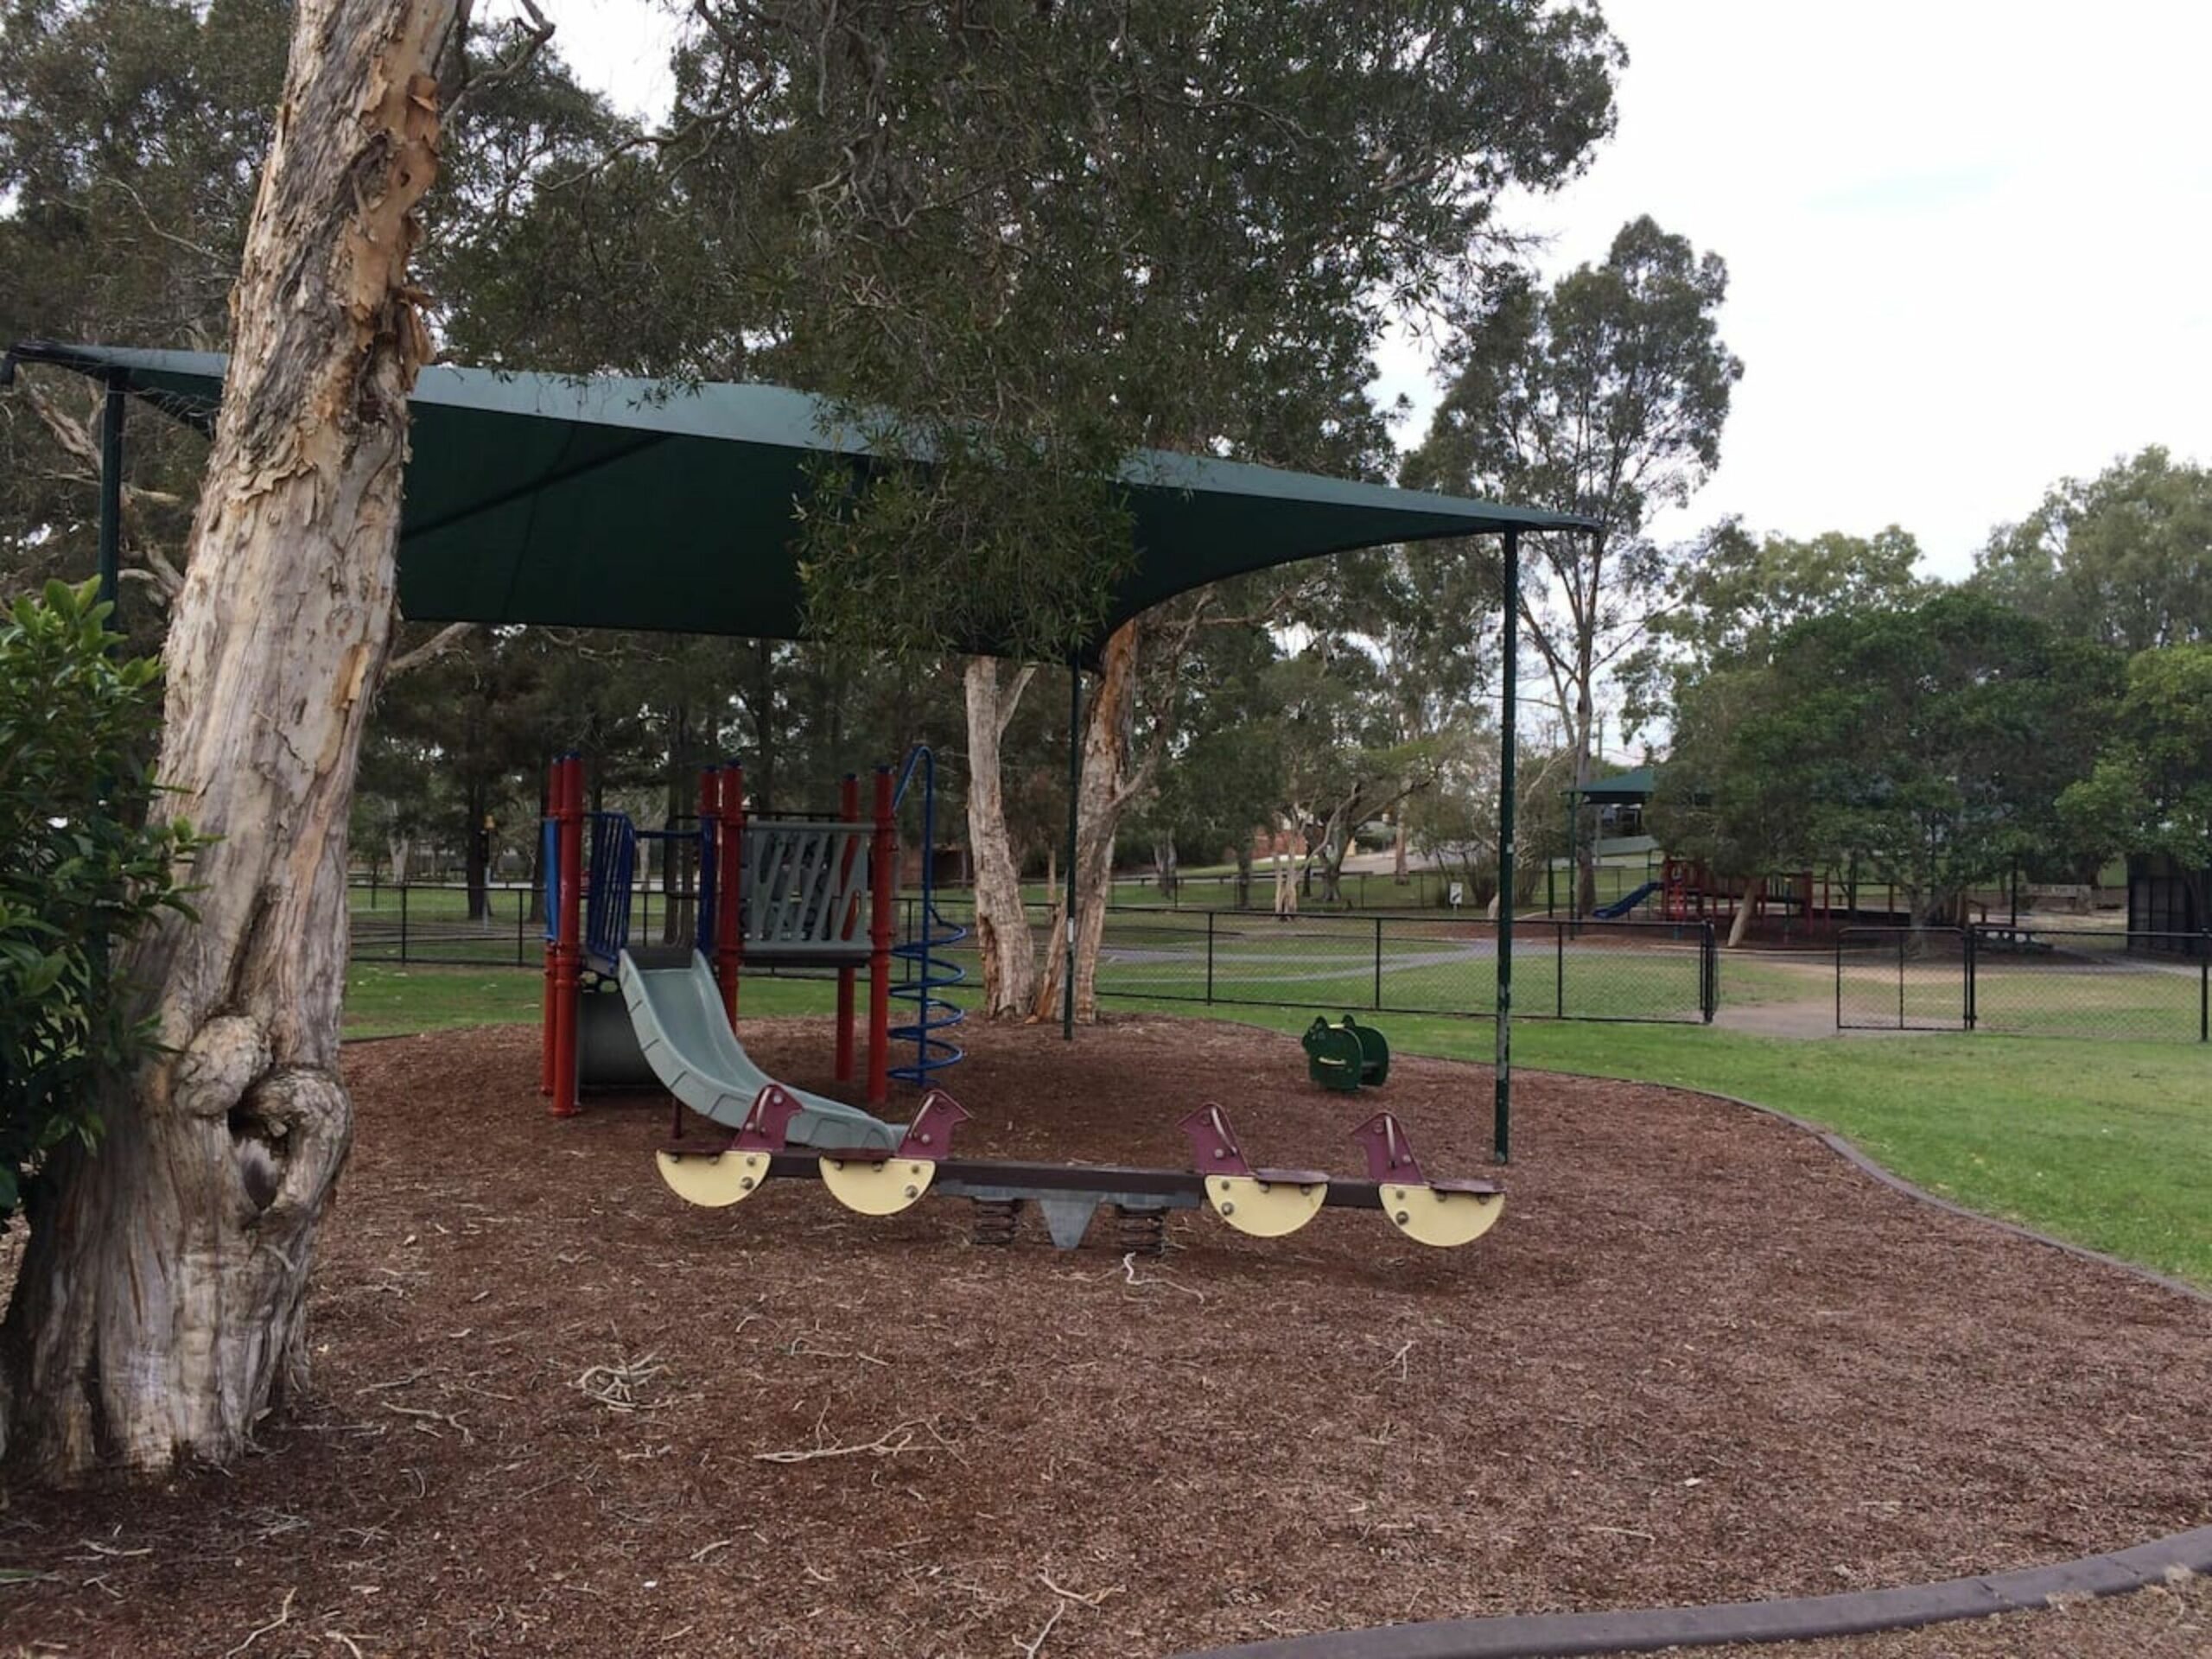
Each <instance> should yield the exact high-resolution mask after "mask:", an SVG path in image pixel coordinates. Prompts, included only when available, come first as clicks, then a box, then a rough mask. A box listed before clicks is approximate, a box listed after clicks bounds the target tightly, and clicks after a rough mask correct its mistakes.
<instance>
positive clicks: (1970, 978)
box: [1960, 922, 1976, 1031]
mask: <svg viewBox="0 0 2212 1659" xmlns="http://www.w3.org/2000/svg"><path fill="white" fill-rule="evenodd" d="M1960 933H1961V938H1963V940H1964V941H1965V944H1966V950H1965V957H1966V1028H1967V1030H1968V1031H1972V1030H1973V1029H1974V1013H1975V1009H1974V992H1975V989H1976V986H1975V982H1974V924H1973V923H1972V922H1968V923H1967V925H1966V926H1965V927H1963V928H1961V930H1960Z"/></svg>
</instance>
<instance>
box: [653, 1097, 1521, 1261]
mask: <svg viewBox="0 0 2212 1659" xmlns="http://www.w3.org/2000/svg"><path fill="white" fill-rule="evenodd" d="M803 1109H804V1108H803V1105H802V1103H800V1101H799V1100H798V1098H797V1097H796V1096H793V1095H792V1093H791V1091H790V1090H787V1089H785V1087H784V1086H783V1085H782V1084H773V1083H772V1084H768V1085H767V1086H766V1088H764V1089H762V1090H760V1093H759V1094H758V1095H757V1096H754V1098H753V1107H752V1109H751V1110H750V1111H749V1112H748V1113H747V1115H746V1117H745V1121H744V1122H743V1123H742V1124H741V1126H740V1127H739V1128H738V1129H737V1131H736V1133H735V1134H734V1135H730V1136H729V1137H728V1139H726V1140H720V1141H702V1140H699V1139H696V1138H693V1139H689V1140H687V1139H686V1138H685V1137H684V1136H683V1135H682V1133H681V1129H680V1124H679V1131H678V1133H677V1136H676V1138H675V1139H674V1140H672V1141H671V1142H670V1143H669V1144H668V1145H667V1146H665V1147H663V1148H662V1149H661V1150H660V1152H659V1153H658V1154H657V1155H656V1161H657V1163H658V1166H659V1169H660V1175H661V1179H662V1180H663V1181H664V1182H666V1183H667V1185H668V1187H669V1189H670V1191H671V1192H674V1193H675V1194H676V1195H677V1197H678V1198H683V1199H684V1200H685V1201H686V1202H688V1203H690V1204H696V1205H707V1206H710V1207H721V1206H725V1205H734V1204H738V1203H741V1202H742V1201H743V1200H744V1199H746V1198H750V1197H752V1196H753V1193H755V1192H759V1191H760V1188H761V1187H762V1186H763V1185H766V1183H767V1182H769V1181H771V1180H790V1179H816V1180H819V1181H820V1182H821V1183H822V1185H823V1187H825V1188H826V1189H827V1190H828V1191H829V1196H830V1197H831V1198H835V1199H836V1200H837V1202H838V1203H839V1204H841V1205H844V1206H845V1208H847V1209H848V1210H851V1211H854V1212H855V1213H856V1214H860V1215H865V1216H893V1215H897V1214H898V1213H899V1211H903V1210H906V1209H910V1208H912V1206H913V1205H916V1204H918V1203H919V1202H920V1201H921V1200H922V1198H924V1197H925V1196H927V1195H929V1194H931V1193H935V1194H937V1195H938V1196H939V1197H944V1198H969V1199H971V1200H973V1201H974V1203H975V1205H976V1217H977V1221H976V1242H977V1243H1012V1242H1013V1236H1014V1226H1013V1221H1014V1214H1015V1212H1016V1211H1018V1210H1019V1208H1020V1205H1024V1204H1034V1205H1037V1207H1038V1209H1039V1211H1040V1212H1041V1213H1042V1215H1043V1216H1044V1217H1045V1222H1046V1229H1047V1230H1048V1231H1049V1232H1050V1233H1051V1235H1052V1242H1053V1243H1055V1244H1056V1245H1058V1247H1059V1248H1060V1249H1074V1248H1075V1247H1076V1246H1077V1245H1078V1244H1080V1243H1082V1242H1083V1237H1084V1233H1085V1231H1086V1230H1088V1228H1089V1226H1090V1222H1091V1219H1092V1217H1093V1216H1094V1215H1095V1214H1096V1211H1097V1210H1098V1209H1099V1207H1100V1206H1101V1205H1108V1206H1110V1207H1111V1208H1112V1209H1113V1210H1114V1211H1115V1213H1116V1217H1117V1218H1118V1220H1119V1222H1120V1228H1119V1231H1118V1240H1119V1243H1120V1244H1121V1245H1122V1247H1123V1248H1125V1249H1146V1250H1153V1251H1157V1250H1158V1249H1160V1247H1161V1246H1162V1244H1163V1243H1165V1239H1166V1213H1167V1211H1170V1210H1192V1209H1196V1208H1198V1206H1199V1205H1202V1204H1203V1205H1207V1206H1208V1207H1210V1208H1211V1209H1212V1211H1213V1212H1214V1213H1215V1214H1216V1215H1217V1216H1219V1217H1221V1219H1222V1220H1224V1221H1225V1222H1227V1223H1228V1224H1229V1225H1230V1226H1231V1227H1233V1228H1235V1229H1236V1230H1237V1231H1239V1232H1241V1233H1246V1234H1249V1235H1250V1236H1253V1237H1255V1238H1280V1237H1283V1236H1286V1235H1287V1234H1290V1233H1294V1232H1296V1231H1297V1230H1299V1229H1300V1228H1301V1227H1303V1226H1305V1225H1306V1224H1307V1223H1308V1222H1310V1221H1312V1220H1313V1217H1315V1216H1316V1215H1318V1214H1319V1213H1320V1211H1322V1210H1323V1209H1325V1208H1327V1207H1331V1206H1334V1207H1337V1208H1341V1209H1351V1210H1379V1211H1382V1212H1383V1215H1384V1216H1385V1217H1387V1218H1388V1219H1389V1223H1390V1224H1391V1225H1392V1226H1394V1227H1395V1228H1396V1229H1397V1230H1399V1231H1400V1232H1401V1233H1402V1234H1404V1235H1405V1236H1407V1237H1408V1238H1410V1239H1412V1240H1414V1242H1415V1243H1421V1244H1428V1245H1433V1246H1436V1247H1438V1248H1440V1249H1450V1248H1452V1247H1455V1246H1458V1245H1462V1244H1471V1243H1474V1242H1475V1240H1477V1239H1478V1238H1480V1237H1481V1236H1483V1235H1484V1233H1486V1232H1488V1231H1489V1230H1491V1227H1492V1226H1493V1225H1495V1224H1496V1223H1497V1218H1498V1217H1499V1215H1500V1214H1501V1213H1502V1212H1503V1209H1504V1206H1505V1195H1504V1193H1503V1191H1502V1190H1501V1189H1500V1188H1499V1187H1497V1185H1495V1184H1493V1183H1491V1182H1489V1181H1481V1180H1433V1179H1429V1178H1428V1177H1427V1175H1425V1174H1424V1173H1422V1170H1421V1165H1420V1163H1419V1161H1418V1160H1416V1159H1415V1158H1414V1152H1413V1147H1412V1144H1411V1142H1410V1141H1408V1139H1407V1137H1406V1131H1405V1126H1404V1125H1403V1124H1402V1123H1400V1122H1398V1120H1397V1118H1396V1117H1395V1116H1393V1115H1392V1114H1390V1113H1389V1112H1377V1113H1376V1115H1375V1116H1373V1117H1371V1118H1370V1119H1369V1120H1368V1121H1367V1122H1364V1123H1363V1124H1361V1125H1360V1126H1359V1128H1357V1129H1355V1130H1353V1131H1352V1136H1351V1138H1352V1139H1353V1140H1355V1141H1358V1142H1359V1143H1360V1146H1361V1147H1362V1148H1363V1150H1364V1152H1365V1153H1366V1154H1367V1167H1368V1179H1365V1180H1339V1179H1332V1177H1331V1176H1330V1175H1329V1174H1328V1173H1326V1172H1325V1171H1323V1170H1311V1169H1262V1168H1255V1167H1254V1166H1252V1165H1251V1164H1250V1163H1249V1161H1247V1160H1246V1159H1245V1157H1244V1154H1243V1149H1242V1148H1241V1147H1239V1146H1238V1144H1237V1141H1236V1132H1235V1130H1234V1129H1233V1128H1231V1127H1230V1122H1229V1115H1228V1114H1227V1113H1226V1112H1224V1111H1223V1110H1222V1109H1221V1108H1220V1107H1219V1106H1217V1105H1212V1104H1208V1105H1205V1106H1202V1107H1200V1108H1199V1109H1198V1110H1197V1111H1195V1112H1193V1113H1192V1114H1191V1115H1190V1116H1188V1117H1186V1118H1185V1119H1184V1120H1183V1121H1182V1122H1181V1123H1180V1125H1179V1128H1182V1130H1183V1131H1184V1133H1185V1134H1186V1135H1189V1136H1190V1138H1191V1146H1192V1162H1193V1165H1194V1167H1192V1168H1190V1169H1161V1168H1148V1167H1142V1166H1126V1165H1115V1164H1039V1163H1020V1162H1014V1161H1009V1160H997V1159H973V1158H955V1157H954V1156H952V1136H953V1131H954V1130H955V1129H956V1128H957V1127H958V1126H959V1125H960V1124H961V1123H962V1122H964V1121H965V1120H966V1119H967V1117H968V1116H969V1114H968V1113H967V1112H966V1111H965V1110H964V1109H963V1108H962V1107H961V1105H960V1103H959V1102H958V1101H957V1100H955V1099H954V1098H953V1097H952V1096H950V1095H949V1094H947V1093H946V1092H945V1091H944V1090H942V1089H932V1090H931V1091H930V1092H929V1094H928V1095H927V1096H925V1098H924V1100H923V1102H922V1104H921V1109H919V1110H918V1111H917V1112H916V1113H915V1114H914V1118H913V1122H911V1123H910V1124H908V1125H907V1127H906V1133H905V1135H903V1136H902V1137H901V1139H900V1141H899V1144H898V1146H896V1147H893V1148H891V1149H889V1150H885V1149H883V1148H881V1147H833V1148H826V1149H819V1150H806V1151H799V1150H796V1149H792V1148H791V1147H787V1146H786V1145H785V1133H786V1131H787V1129H788V1127H789V1125H790V1123H791V1119H792V1118H793V1117H795V1116H798V1113H799V1112H800V1111H801V1110H803Z"/></svg>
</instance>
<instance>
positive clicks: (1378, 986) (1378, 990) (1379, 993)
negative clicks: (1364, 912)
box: [1360, 876, 1383, 1014]
mask: <svg viewBox="0 0 2212 1659" xmlns="http://www.w3.org/2000/svg"><path fill="white" fill-rule="evenodd" d="M1366 879H1367V878H1366V877H1365V876H1362V877H1361V878H1360V880H1363V881H1364V880H1366ZM1363 891H1364V889H1363ZM1375 1011H1376V1013H1377V1014H1380V1013H1382V1012H1383V918H1381V917H1380V916H1377V917H1376V918H1375Z"/></svg>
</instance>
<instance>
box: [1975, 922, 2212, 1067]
mask: <svg viewBox="0 0 2212 1659" xmlns="http://www.w3.org/2000/svg"><path fill="white" fill-rule="evenodd" d="M1971 937H1972V940H1973V958H1974V962H1973V971H1974V1005H1973V1006H1974V1027H1975V1028H1976V1029H1977V1030H1980V1031H1997V1032H2007V1033H2015V1034H2018V1035H2022V1036H2040V1037H2123V1038H2126V1037H2132V1038H2143V1039H2154V1040H2163V1041H2168V1042H2175V1041H2189V1040H2192V1039H2193V1040H2195V1041H2197V1042H2202V1041H2204V1040H2205V1039H2206V1038H2207V1037H2208V1035H2212V1031H2208V1018H2207V1016H2208V1014H2209V1013H2212V1001H2208V993H2212V939H2208V938H2205V937H2204V936H2203V935H2202V934H2191V933H2145V932H2129V931H2126V929H2124V928H2087V927H2063V926H2061V927H2040V926H2029V925H2022V926H2019V927H1994V926H1993V927H1977V928H1974V929H1973V930H1971Z"/></svg>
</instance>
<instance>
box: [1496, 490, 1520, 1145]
mask: <svg viewBox="0 0 2212 1659" xmlns="http://www.w3.org/2000/svg"><path fill="white" fill-rule="evenodd" d="M1503 564H1504V567H1505V583H1504V586H1505V643H1504V648H1503V652H1502V653H1501V654H1502V655H1503V658H1504V662H1503V685H1502V687H1501V688H1500V690H1501V696H1500V699H1499V702H1500V708H1499V711H1498V721H1497V724H1498V742H1497V1072H1496V1077H1497V1083H1496V1093H1495V1095H1494V1096H1493V1098H1492V1100H1491V1155H1492V1156H1493V1157H1495V1158H1496V1159H1497V1161H1498V1162H1499V1163H1501V1164H1504V1163H1510V1162H1511V1161H1512V1159H1513V836H1514V823H1513V819H1514V804H1515V795H1514V783H1513V766H1514V761H1515V760H1516V758H1517V757H1516V754H1515V749H1516V735H1515V730H1514V728H1515V726H1516V722H1517V721H1518V719H1519V716H1520V704H1519V700H1518V699H1519V691H1520V683H1519V682H1520V668H1521V532H1520V531H1517V530H1509V531H1506V532H1505V552H1504V558H1503Z"/></svg>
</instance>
